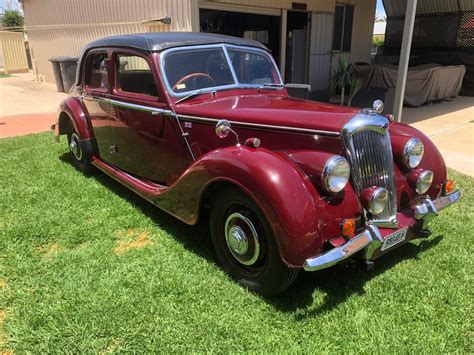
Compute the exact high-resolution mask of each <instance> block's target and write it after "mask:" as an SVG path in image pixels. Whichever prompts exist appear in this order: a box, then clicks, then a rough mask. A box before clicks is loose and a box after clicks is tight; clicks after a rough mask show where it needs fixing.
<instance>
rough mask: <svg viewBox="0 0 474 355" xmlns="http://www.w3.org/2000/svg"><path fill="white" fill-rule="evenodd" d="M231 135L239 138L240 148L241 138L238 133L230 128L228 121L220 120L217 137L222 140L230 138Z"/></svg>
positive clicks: (217, 125) (238, 144) (217, 126)
mask: <svg viewBox="0 0 474 355" xmlns="http://www.w3.org/2000/svg"><path fill="white" fill-rule="evenodd" d="M230 133H232V134H233V135H235V138H237V146H240V142H239V136H238V135H237V133H235V131H234V130H233V129H232V127H231V126H230V122H229V121H227V120H220V121H219V122H217V124H216V136H218V137H219V138H221V139H222V138H226V137H228V136H229V134H230Z"/></svg>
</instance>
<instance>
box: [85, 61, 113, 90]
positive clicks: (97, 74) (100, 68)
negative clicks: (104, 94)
mask: <svg viewBox="0 0 474 355" xmlns="http://www.w3.org/2000/svg"><path fill="white" fill-rule="evenodd" d="M88 68H89V69H88V71H87V75H86V78H85V83H86V86H87V87H89V88H93V89H105V90H106V89H107V88H108V86H109V85H108V81H109V74H108V70H107V53H91V54H89V59H88Z"/></svg>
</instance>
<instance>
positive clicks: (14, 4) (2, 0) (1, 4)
mask: <svg viewBox="0 0 474 355" xmlns="http://www.w3.org/2000/svg"><path fill="white" fill-rule="evenodd" d="M9 3H11V9H12V10H19V9H20V6H19V5H18V0H10V1H9V0H0V12H2V13H3V12H4V11H5V10H8V4H9Z"/></svg>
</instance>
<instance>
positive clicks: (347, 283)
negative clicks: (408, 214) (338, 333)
mask: <svg viewBox="0 0 474 355" xmlns="http://www.w3.org/2000/svg"><path fill="white" fill-rule="evenodd" d="M442 239H443V236H442V235H438V236H435V237H431V238H429V239H422V240H420V241H419V242H418V243H417V244H414V243H406V244H403V245H401V246H400V247H398V248H397V249H395V250H393V251H392V252H390V253H388V254H385V255H383V256H382V257H381V258H379V259H377V260H376V261H375V265H374V268H373V269H372V270H367V268H366V265H365V263H364V262H363V261H362V260H354V261H352V262H349V263H347V264H343V265H336V266H334V267H331V268H328V269H325V270H321V271H317V272H300V274H299V276H298V278H297V279H296V281H295V283H294V284H293V285H292V286H291V288H290V289H288V291H287V292H285V293H284V294H281V295H278V296H276V297H273V298H271V299H268V300H267V301H268V302H269V303H270V304H271V305H273V307H275V308H276V309H278V310H280V311H284V312H292V313H294V317H295V319H297V320H304V319H306V318H309V317H314V316H317V315H320V314H323V313H326V312H329V311H331V310H332V309H334V308H336V307H337V306H338V305H339V304H341V303H343V302H344V301H345V300H346V299H348V298H349V297H350V296H352V295H354V294H358V295H363V294H364V293H365V290H364V285H365V284H366V283H367V282H368V281H370V280H372V279H374V278H376V277H377V276H378V275H380V274H383V273H384V272H385V271H386V270H389V269H391V268H392V267H394V266H395V265H396V264H398V263H400V262H403V261H406V260H410V261H413V262H416V260H417V259H419V257H420V255H421V254H422V253H423V252H425V251H427V250H429V249H431V248H433V247H435V246H436V245H437V244H439V243H440V242H441V241H442ZM315 293H321V294H322V295H323V299H322V301H315V300H314V298H313V296H314V295H315Z"/></svg>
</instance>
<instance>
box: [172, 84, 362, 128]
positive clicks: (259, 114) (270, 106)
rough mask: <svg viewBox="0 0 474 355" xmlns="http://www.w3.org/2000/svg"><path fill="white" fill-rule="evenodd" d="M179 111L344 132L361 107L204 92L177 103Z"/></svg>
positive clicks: (265, 123)
mask: <svg viewBox="0 0 474 355" xmlns="http://www.w3.org/2000/svg"><path fill="white" fill-rule="evenodd" d="M176 112H177V113H178V114H180V115H188V116H198V117H205V118H213V119H227V120H229V121H232V122H241V123H252V124H262V125H275V126H279V127H293V128H304V129H314V130H321V131H330V132H340V131H341V129H342V127H343V126H344V125H345V124H346V123H347V122H348V121H349V120H350V119H351V118H352V117H354V115H356V114H357V112H359V109H354V108H348V107H344V106H338V105H331V104H327V103H320V102H316V101H308V100H301V99H296V98H292V97H288V96H281V95H268V94H251V95H230V96H223V97H222V96H220V95H219V93H218V94H217V96H216V97H215V98H211V99H210V98H209V95H202V96H201V97H200V98H199V99H194V100H192V101H191V100H190V101H187V102H183V103H180V104H178V105H177V106H176Z"/></svg>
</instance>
